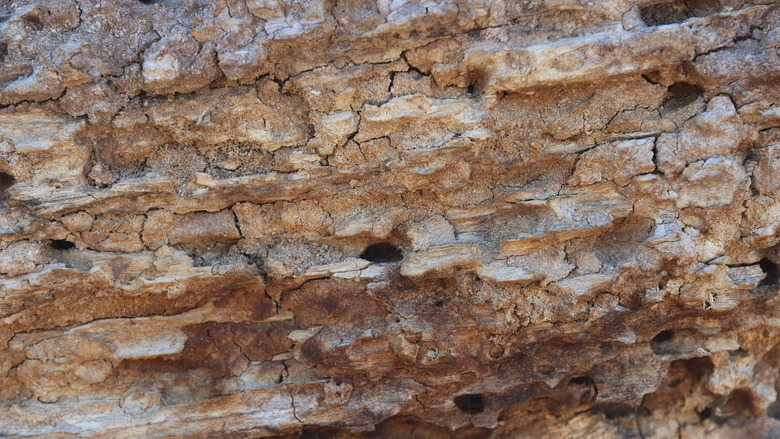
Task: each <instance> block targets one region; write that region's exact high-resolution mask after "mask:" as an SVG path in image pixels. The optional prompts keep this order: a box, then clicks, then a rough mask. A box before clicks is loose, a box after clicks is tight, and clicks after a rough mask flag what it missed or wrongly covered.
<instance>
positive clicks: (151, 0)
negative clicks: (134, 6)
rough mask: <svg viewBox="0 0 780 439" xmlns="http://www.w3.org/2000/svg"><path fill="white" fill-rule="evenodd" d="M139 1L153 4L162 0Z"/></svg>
mask: <svg viewBox="0 0 780 439" xmlns="http://www.w3.org/2000/svg"><path fill="white" fill-rule="evenodd" d="M138 1H139V2H141V3H143V4H145V5H153V4H155V3H157V2H158V1H160V0H138Z"/></svg>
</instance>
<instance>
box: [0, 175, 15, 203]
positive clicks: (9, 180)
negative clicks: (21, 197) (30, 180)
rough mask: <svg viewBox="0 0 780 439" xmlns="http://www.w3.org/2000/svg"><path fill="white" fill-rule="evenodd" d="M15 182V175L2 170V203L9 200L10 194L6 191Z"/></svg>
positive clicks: (0, 195) (0, 191)
mask: <svg viewBox="0 0 780 439" xmlns="http://www.w3.org/2000/svg"><path fill="white" fill-rule="evenodd" d="M15 183H16V179H15V178H14V177H13V176H11V175H9V174H6V173H3V172H0V203H5V202H6V201H8V194H7V193H6V192H5V191H6V190H8V188H9V187H11V186H13V185H14V184H15Z"/></svg>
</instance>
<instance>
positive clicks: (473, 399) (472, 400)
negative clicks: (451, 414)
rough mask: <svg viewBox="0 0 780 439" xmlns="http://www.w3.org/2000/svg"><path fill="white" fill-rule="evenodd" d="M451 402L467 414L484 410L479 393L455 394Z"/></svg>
mask: <svg viewBox="0 0 780 439" xmlns="http://www.w3.org/2000/svg"><path fill="white" fill-rule="evenodd" d="M453 402H454V403H455V406H456V407H458V409H459V410H460V411H462V412H463V413H465V414H467V415H476V414H478V413H482V412H484V411H485V400H484V399H483V398H482V395H480V394H479V393H475V394H468V395H460V396H456V397H455V399H453Z"/></svg>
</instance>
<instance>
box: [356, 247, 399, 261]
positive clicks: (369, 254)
mask: <svg viewBox="0 0 780 439" xmlns="http://www.w3.org/2000/svg"><path fill="white" fill-rule="evenodd" d="M360 258H361V259H365V260H367V261H371V262H399V261H400V260H401V259H403V258H404V255H403V253H402V252H401V249H399V248H398V247H396V246H394V245H393V244H390V243H388V242H380V243H379V244H374V245H369V246H368V247H366V249H365V250H363V253H361V254H360Z"/></svg>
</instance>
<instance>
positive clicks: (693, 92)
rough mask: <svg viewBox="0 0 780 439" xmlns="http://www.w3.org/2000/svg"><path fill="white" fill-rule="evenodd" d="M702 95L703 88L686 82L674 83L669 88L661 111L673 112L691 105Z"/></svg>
mask: <svg viewBox="0 0 780 439" xmlns="http://www.w3.org/2000/svg"><path fill="white" fill-rule="evenodd" d="M703 95H704V88H702V87H701V86H698V85H695V84H690V83H688V82H676V83H674V84H672V85H670V86H669V88H668V90H667V93H666V97H665V98H664V102H663V104H661V109H662V110H663V111H674V110H676V109H678V108H683V107H685V106H687V105H690V104H692V103H693V102H694V101H696V99H698V98H699V97H701V96H703Z"/></svg>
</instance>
